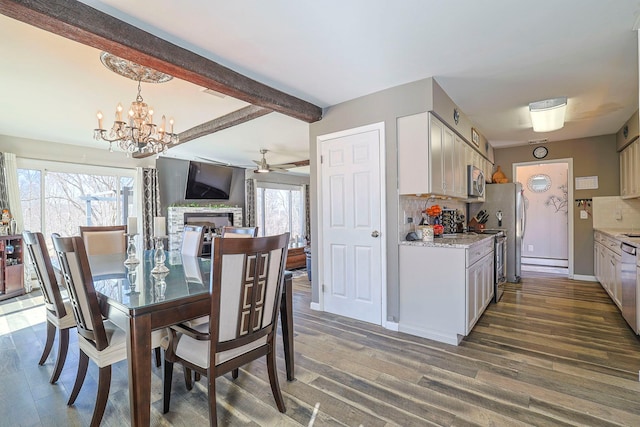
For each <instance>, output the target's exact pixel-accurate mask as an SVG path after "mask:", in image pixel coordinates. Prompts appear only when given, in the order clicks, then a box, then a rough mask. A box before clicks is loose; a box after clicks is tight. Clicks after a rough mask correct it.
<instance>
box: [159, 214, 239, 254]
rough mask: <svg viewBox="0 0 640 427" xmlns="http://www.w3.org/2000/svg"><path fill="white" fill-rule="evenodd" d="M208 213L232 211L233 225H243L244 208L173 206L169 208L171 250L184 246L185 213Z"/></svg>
mask: <svg viewBox="0 0 640 427" xmlns="http://www.w3.org/2000/svg"><path fill="white" fill-rule="evenodd" d="M185 213H189V214H191V213H194V214H198V213H200V214H206V213H232V214H233V226H234V227H242V225H243V224H242V221H243V218H242V208H239V207H233V208H232V207H224V208H212V207H208V206H171V207H169V209H168V210H167V223H168V225H167V230H168V232H167V234H168V237H169V250H170V251H177V250H180V247H181V246H182V232H183V230H184V214H185Z"/></svg>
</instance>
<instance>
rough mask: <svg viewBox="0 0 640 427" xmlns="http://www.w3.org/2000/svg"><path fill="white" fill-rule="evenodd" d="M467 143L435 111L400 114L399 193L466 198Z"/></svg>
mask: <svg viewBox="0 0 640 427" xmlns="http://www.w3.org/2000/svg"><path fill="white" fill-rule="evenodd" d="M465 145H466V144H465V142H464V141H463V140H462V139H461V138H460V137H458V136H457V135H456V134H455V133H454V132H453V131H452V130H451V129H449V128H448V127H447V126H446V125H445V124H444V123H442V122H441V121H440V120H439V119H438V118H437V117H435V116H434V115H433V114H430V113H418V114H413V115H411V116H405V117H400V118H398V185H399V190H400V194H437V195H441V196H450V197H459V198H465V197H466V196H467V188H466V167H465V148H464V147H465Z"/></svg>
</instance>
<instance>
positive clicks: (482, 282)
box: [465, 252, 494, 335]
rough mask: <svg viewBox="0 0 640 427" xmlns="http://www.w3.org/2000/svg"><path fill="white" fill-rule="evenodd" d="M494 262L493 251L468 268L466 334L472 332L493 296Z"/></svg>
mask: <svg viewBox="0 0 640 427" xmlns="http://www.w3.org/2000/svg"><path fill="white" fill-rule="evenodd" d="M493 262H494V261H493V252H491V253H490V254H487V255H485V256H484V257H483V258H482V259H480V260H479V261H477V262H476V263H475V264H473V265H472V266H471V267H468V268H467V313H466V315H467V317H466V324H467V330H466V334H465V335H468V334H469V332H471V329H472V328H473V327H474V326H475V324H476V322H477V321H478V319H480V316H482V313H484V309H485V308H486V307H487V305H488V304H489V303H490V302H491V299H492V298H493V294H494V286H493Z"/></svg>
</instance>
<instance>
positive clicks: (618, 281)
mask: <svg viewBox="0 0 640 427" xmlns="http://www.w3.org/2000/svg"><path fill="white" fill-rule="evenodd" d="M612 260H613V269H612V270H613V271H612V276H613V283H612V284H613V300H614V302H615V303H616V304H617V306H618V307H622V277H621V273H622V257H621V256H620V255H618V254H615V253H614V254H613V255H612Z"/></svg>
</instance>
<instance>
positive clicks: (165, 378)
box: [162, 356, 173, 414]
mask: <svg viewBox="0 0 640 427" xmlns="http://www.w3.org/2000/svg"><path fill="white" fill-rule="evenodd" d="M162 362H163V363H164V369H163V370H162V413H163V414H166V413H167V412H169V403H170V401H171V381H173V362H169V361H167V358H166V356H165V357H163V358H162Z"/></svg>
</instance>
